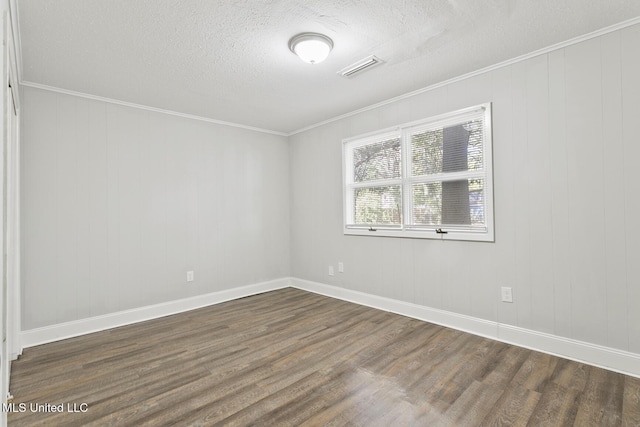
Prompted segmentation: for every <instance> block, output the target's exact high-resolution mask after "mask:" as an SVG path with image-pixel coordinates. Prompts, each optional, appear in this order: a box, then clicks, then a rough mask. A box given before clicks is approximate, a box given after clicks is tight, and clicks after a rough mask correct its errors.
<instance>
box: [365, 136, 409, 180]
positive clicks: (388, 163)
mask: <svg viewBox="0 0 640 427" xmlns="http://www.w3.org/2000/svg"><path fill="white" fill-rule="evenodd" d="M400 158H401V156H400V138H393V139H388V140H386V141H380V142H376V143H374V144H368V145H363V146H361V147H357V148H354V149H353V182H366V181H373V180H376V179H391V178H400V176H401V173H402V172H401V169H400V165H401V160H400Z"/></svg>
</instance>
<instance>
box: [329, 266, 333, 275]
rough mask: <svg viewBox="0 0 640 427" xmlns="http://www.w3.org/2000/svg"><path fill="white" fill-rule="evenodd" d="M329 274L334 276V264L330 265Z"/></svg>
mask: <svg viewBox="0 0 640 427" xmlns="http://www.w3.org/2000/svg"><path fill="white" fill-rule="evenodd" d="M329 276H333V265H330V266H329Z"/></svg>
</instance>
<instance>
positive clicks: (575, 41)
mask: <svg viewBox="0 0 640 427" xmlns="http://www.w3.org/2000/svg"><path fill="white" fill-rule="evenodd" d="M636 24H640V16H638V17H636V18H633V19H629V20H627V21H622V22H620V23H618V24H614V25H611V26H609V27H605V28H601V29H599V30H596V31H593V32H591V33H587V34H584V35H582V36H578V37H574V38H572V39H569V40H566V41H563V42H560V43H556V44H554V45H551V46H547V47H544V48H542V49H538V50H535V51H533V52H530V53H526V54H524V55H520V56H517V57H515V58H512V59H508V60H506V61H502V62H499V63H497V64H494V65H490V66H488V67H485V68H481V69H479V70H476V71H472V72H470V73H467V74H462V75H460V76H458V77H453V78H451V79H448V80H444V81H442V82H439V83H435V84H432V85H430V86H426V87H423V88H421V89H417V90H414V91H412V92H408V93H405V94H403V95H399V96H396V97H393V98H389V99H387V100H384V101H380V102H378V103H375V104H372V105H368V106H366V107H363V108H360V109H358V110H354V111H350V112H348V113H345V114H342V115H339V116H336V117H332V118H330V119H327V120H323V121H321V122H318V123H315V124H312V125H309V126H305V127H303V128H300V129H298V130H294V131H292V132H289V133H288V134H287V136H293V135H296V134H298V133H302V132H306V131H308V130H311V129H314V128H317V127H319V126H323V125H326V124H329V123H332V122H336V121H338V120H342V119H345V118H347V117H351V116H355V115H357V114H360V113H364V112H365V111H370V110H375V109H376V108H380V107H383V106H385V105H388V104H393V103H394V102H398V101H401V100H403V99H407V98H411V97H413V96H416V95H420V94H422V93H425V92H429V91H432V90H434V89H437V88H440V87H442V86H447V85H450V84H452V83H456V82H459V81H461V80H466V79H469V78H471V77H475V76H477V75H480V74H485V73H488V72H491V71H494V70H497V69H499V68H503V67H507V66H509V65H513V64H516V63H518V62H522V61H526V60H527V59H531V58H535V57H536V56H540V55H546V54H548V53H550V52H553V51H556V50H559V49H563V48H565V47H568V46H571V45H574V44H578V43H581V42H583V41H586V40H589V39H592V38H595V37H599V36H603V35H605V34H609V33H612V32H614V31H618V30H621V29H624V28H627V27H630V26H632V25H636Z"/></svg>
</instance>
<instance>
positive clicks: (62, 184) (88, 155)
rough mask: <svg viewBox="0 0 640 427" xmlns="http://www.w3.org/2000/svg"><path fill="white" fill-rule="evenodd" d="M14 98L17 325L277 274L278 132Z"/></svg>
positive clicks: (284, 161)
mask: <svg viewBox="0 0 640 427" xmlns="http://www.w3.org/2000/svg"><path fill="white" fill-rule="evenodd" d="M22 101H23V103H22V119H23V126H22V130H23V131H22V303H23V312H22V313H23V319H22V329H23V330H28V329H32V328H37V327H41V326H47V325H52V324H56V323H61V322H66V321H73V320H77V319H83V318H87V317H92V316H97V315H101V314H106V313H112V312H116V311H121V310H126V309H131V308H136V307H141V306H145V305H151V304H155V303H160V302H165V301H171V300H176V299H180V298H185V297H189V296H194V295H200V294H205V293H209V292H214V291H218V290H223V289H229V288H233V287H237V286H240V285H246V284H253V283H258V282H261V281H266V280H270V279H275V278H281V277H286V276H289V274H290V268H289V258H290V257H289V243H290V242H289V184H288V183H289V166H288V165H289V159H288V156H289V154H288V150H289V149H288V143H287V139H286V138H285V137H282V136H275V135H269V134H264V133H260V132H254V131H250V130H244V129H239V128H233V127H228V126H220V125H216V124H211V123H205V122H199V121H195V120H189V119H185V118H180V117H175V116H169V115H166V114H159V113H155V112H150V111H145V110H139V109H133V108H129V107H124V106H119V105H115V104H108V103H104V102H100V101H92V100H87V99H83V98H78V97H72V96H67V95H62V94H58V93H53V92H48V91H41V90H38V89H33V88H28V87H26V88H24V92H23V98H22ZM187 270H195V279H196V280H195V281H194V282H192V283H189V284H187V283H186V271H187Z"/></svg>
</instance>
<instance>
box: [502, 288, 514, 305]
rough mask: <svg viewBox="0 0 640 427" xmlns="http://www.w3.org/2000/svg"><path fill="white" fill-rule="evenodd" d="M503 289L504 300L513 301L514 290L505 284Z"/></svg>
mask: <svg viewBox="0 0 640 427" xmlns="http://www.w3.org/2000/svg"><path fill="white" fill-rule="evenodd" d="M501 291H502V302H513V292H512V290H511V288H509V287H506V286H503V287H502V289H501Z"/></svg>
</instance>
